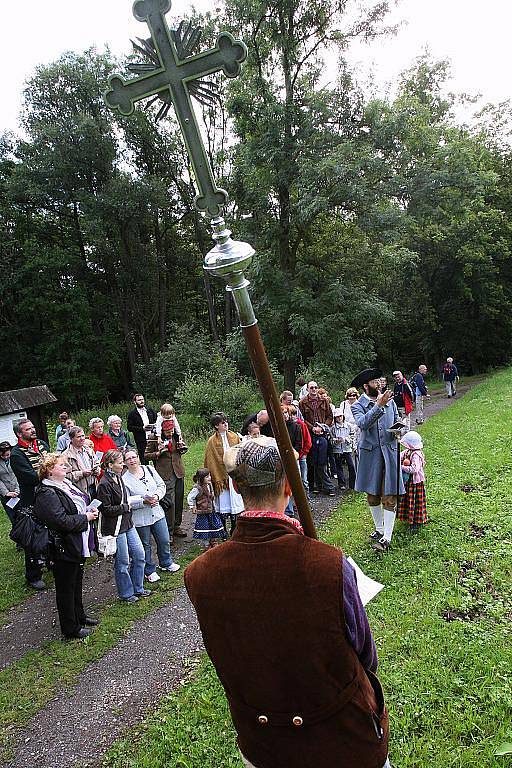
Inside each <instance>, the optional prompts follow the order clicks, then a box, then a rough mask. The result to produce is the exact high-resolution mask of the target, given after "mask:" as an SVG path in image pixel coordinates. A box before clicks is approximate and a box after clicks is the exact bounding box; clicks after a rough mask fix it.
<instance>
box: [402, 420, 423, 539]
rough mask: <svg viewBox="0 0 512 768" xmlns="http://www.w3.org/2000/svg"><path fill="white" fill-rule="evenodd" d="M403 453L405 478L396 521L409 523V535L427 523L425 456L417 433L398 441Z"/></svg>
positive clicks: (407, 435) (410, 433) (408, 433)
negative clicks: (403, 448)
mask: <svg viewBox="0 0 512 768" xmlns="http://www.w3.org/2000/svg"><path fill="white" fill-rule="evenodd" d="M400 442H401V443H402V445H403V446H405V451H403V452H402V455H401V457H400V458H401V463H402V472H403V474H404V480H405V477H407V482H406V484H405V494H404V495H403V496H400V500H399V503H398V519H399V520H403V521H404V522H405V523H409V526H410V531H411V533H416V532H417V531H418V529H419V526H420V525H424V524H425V523H426V522H428V517H427V496H426V494H425V472H424V470H423V467H424V466H425V456H424V455H423V450H422V449H423V442H422V440H421V435H420V434H419V433H418V432H413V431H411V432H407V433H406V434H405V435H404V436H403V437H402V439H401V440H400Z"/></svg>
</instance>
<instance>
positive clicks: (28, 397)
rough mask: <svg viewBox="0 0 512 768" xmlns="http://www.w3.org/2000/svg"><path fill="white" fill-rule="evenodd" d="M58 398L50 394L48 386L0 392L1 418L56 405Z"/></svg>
mask: <svg viewBox="0 0 512 768" xmlns="http://www.w3.org/2000/svg"><path fill="white" fill-rule="evenodd" d="M56 401H57V398H56V397H55V395H54V394H53V393H52V392H50V390H49V389H48V387H47V386H46V384H42V385H41V386H40V387H25V389H11V390H9V391H8V392H0V416H4V415H5V414H6V413H16V412H17V411H24V410H26V409H27V408H36V407H37V406H38V405H47V404H48V403H55V402H56Z"/></svg>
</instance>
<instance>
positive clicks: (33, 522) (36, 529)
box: [9, 507, 50, 557]
mask: <svg viewBox="0 0 512 768" xmlns="http://www.w3.org/2000/svg"><path fill="white" fill-rule="evenodd" d="M9 537H10V538H11V539H12V540H13V541H14V542H15V543H16V544H18V545H19V546H20V547H23V549H25V550H26V551H27V552H30V553H31V554H32V555H35V556H42V557H45V556H46V555H47V554H48V546H49V543H50V536H49V531H48V528H47V527H46V525H44V523H42V522H41V520H39V519H38V518H37V517H34V515H33V508H32V507H23V508H22V509H21V510H20V511H19V512H18V514H17V516H16V519H15V520H14V524H13V526H12V529H11V532H10V533H9Z"/></svg>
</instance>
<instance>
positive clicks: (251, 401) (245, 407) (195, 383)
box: [175, 354, 261, 429]
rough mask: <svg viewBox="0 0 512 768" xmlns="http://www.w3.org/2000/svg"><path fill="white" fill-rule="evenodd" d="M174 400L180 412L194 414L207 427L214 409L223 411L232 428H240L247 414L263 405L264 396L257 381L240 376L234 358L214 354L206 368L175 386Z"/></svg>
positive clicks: (197, 423) (197, 424) (197, 425)
mask: <svg viewBox="0 0 512 768" xmlns="http://www.w3.org/2000/svg"><path fill="white" fill-rule="evenodd" d="M175 401H176V404H177V406H176V409H177V411H178V414H179V413H187V414H194V418H195V419H197V420H199V419H200V420H201V421H202V423H203V424H204V425H205V427H207V426H208V423H209V419H210V415H211V414H212V413H213V412H214V411H224V413H226V414H227V416H228V418H229V421H230V423H231V424H232V425H233V427H232V428H233V429H239V426H240V425H241V423H242V422H243V420H244V418H245V416H247V414H249V413H251V412H252V411H255V410H258V409H259V408H260V405H259V404H260V402H261V397H260V396H259V394H258V391H257V389H256V387H255V384H254V383H253V382H252V381H251V380H250V379H248V378H246V377H244V376H241V375H240V374H239V373H238V370H237V367H236V365H235V364H234V363H233V362H232V361H231V360H226V359H225V358H224V357H222V356H221V355H219V354H215V355H213V357H211V358H210V360H209V364H208V370H207V371H205V372H204V373H201V374H189V375H188V376H187V377H186V378H185V381H184V382H183V383H182V384H180V386H179V387H178V389H177V390H176V394H175ZM198 427H199V421H197V422H196V428H198Z"/></svg>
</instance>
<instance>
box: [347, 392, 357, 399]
mask: <svg viewBox="0 0 512 768" xmlns="http://www.w3.org/2000/svg"><path fill="white" fill-rule="evenodd" d="M347 397H349V398H350V397H357V395H356V394H355V392H352V394H350V395H347Z"/></svg>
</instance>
